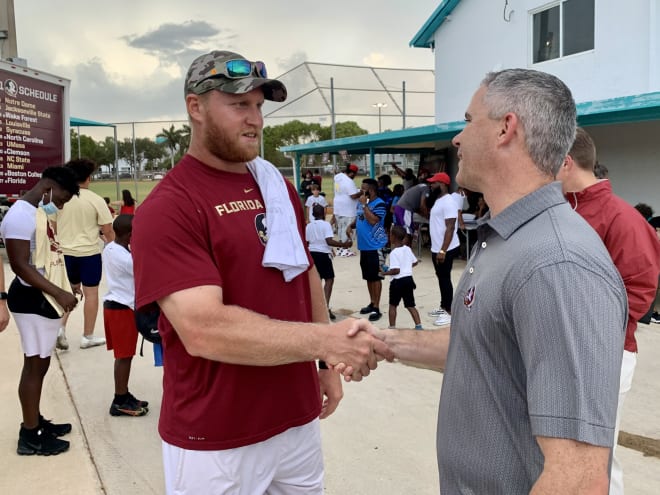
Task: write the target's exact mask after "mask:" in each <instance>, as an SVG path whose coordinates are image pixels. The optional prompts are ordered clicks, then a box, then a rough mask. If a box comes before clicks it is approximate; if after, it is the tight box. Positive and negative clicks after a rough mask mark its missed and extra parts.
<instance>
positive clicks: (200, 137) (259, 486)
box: [131, 51, 391, 494]
mask: <svg viewBox="0 0 660 495" xmlns="http://www.w3.org/2000/svg"><path fill="white" fill-rule="evenodd" d="M227 76H229V77H227ZM185 93H186V108H187V111H188V114H189V117H190V123H191V127H192V131H193V132H192V138H191V143H190V148H189V150H188V154H187V155H186V156H184V158H183V159H182V160H181V161H180V162H179V163H178V164H177V165H176V166H175V167H174V168H173V169H172V170H171V171H170V172H169V173H168V174H167V175H166V176H165V178H164V179H163V180H162V181H161V182H160V183H159V184H158V186H157V187H156V188H155V189H154V190H153V191H152V193H151V194H150V195H149V196H148V197H147V199H146V200H145V201H144V202H143V204H142V205H141V207H140V208H139V210H138V211H137V212H136V216H135V220H134V222H133V236H132V240H131V247H132V253H133V257H134V273H135V289H136V309H137V310H139V309H140V308H143V307H145V306H148V305H151V304H153V303H158V305H159V306H160V308H161V310H162V314H161V318H160V321H159V330H160V332H161V335H162V339H163V361H164V376H163V401H162V408H161V414H160V422H159V432H160V435H161V437H162V439H163V461H164V471H165V489H166V493H168V494H170V493H175V492H176V493H177V494H198V493H228V492H231V493H235V490H236V488H237V487H240V491H241V493H266V492H271V491H272V492H273V493H275V492H277V493H306V494H307V493H318V494H321V493H322V492H323V456H322V453H321V448H320V432H319V424H318V423H319V422H318V418H319V417H320V418H324V417H326V416H328V415H329V414H331V413H332V412H333V411H334V409H335V408H336V407H337V405H338V403H339V400H340V399H341V396H342V390H341V381H340V376H339V374H338V373H335V372H333V371H331V370H328V369H320V370H318V371H317V369H316V364H315V362H314V361H315V359H323V360H324V361H327V362H328V364H331V365H337V364H340V363H345V364H347V365H348V366H349V367H350V368H351V369H352V370H355V372H354V374H353V375H352V378H353V379H357V380H360V379H361V378H362V376H366V375H367V374H369V370H370V369H374V368H375V367H376V361H377V359H378V358H377V354H378V355H379V356H385V355H387V357H391V355H388V352H389V351H388V349H387V347H386V346H385V344H384V343H382V342H381V341H379V340H377V339H374V338H373V337H372V336H371V335H370V333H369V332H368V331H360V330H370V329H371V326H370V325H369V323H368V322H366V321H365V320H344V321H342V322H339V323H336V324H333V325H330V324H329V323H328V309H327V306H326V304H325V299H324V295H323V290H322V287H321V282H320V279H319V276H318V273H317V271H316V269H315V268H313V267H312V268H311V269H308V270H305V269H304V266H306V265H309V266H311V265H312V262H311V258H310V256H309V252H308V251H306V249H305V247H304V243H302V239H304V237H303V225H304V218H303V212H302V208H301V205H300V202H299V200H298V198H297V194H296V191H295V189H294V188H293V186H291V184H290V183H288V182H286V181H284V180H283V179H282V177H281V176H280V175H279V174H278V173H277V171H276V169H274V167H273V166H272V165H271V164H270V163H268V162H266V161H265V160H262V159H260V158H257V152H258V150H259V138H260V134H261V129H262V126H263V118H262V115H261V106H262V104H263V101H264V98H267V99H269V100H273V101H283V100H284V99H285V98H286V89H285V88H284V85H282V83H280V82H279V81H277V80H271V79H266V77H265V67H264V66H263V63H262V62H249V61H247V60H245V59H244V58H243V57H241V56H240V55H238V54H235V53H231V52H224V51H214V52H211V53H208V54H206V55H202V56H201V57H198V58H197V59H195V61H193V63H192V65H191V67H190V69H189V71H188V75H187V77H186V82H185ZM248 166H249V167H251V168H252V170H253V171H255V172H254V173H255V176H253V174H252V173H251V172H250V169H249V168H248ZM255 167H265V169H266V170H271V173H272V176H271V178H270V179H269V180H274V181H281V193H282V194H281V195H278V196H276V197H275V198H274V203H272V204H271V206H272V205H273V204H274V205H276V208H270V209H269V210H268V211H269V215H270V214H271V211H272V214H273V215H274V216H273V217H272V218H270V221H269V223H267V221H266V210H267V208H266V206H267V205H266V201H265V199H264V194H262V191H263V187H260V184H259V183H258V182H257V179H256V178H255V177H257V178H258V177H260V173H257V169H255ZM259 180H262V179H261V178H260V179H259ZM264 185H266V184H263V183H262V186H264ZM267 185H268V187H269V188H270V187H272V183H271V182H269V183H268V184H267ZM287 195H288V202H289V203H290V208H289V205H285V207H280V206H279V205H282V201H283V200H282V197H286V196H287ZM269 197H270V198H272V196H269ZM271 200H272V199H271ZM273 210H275V211H273ZM286 211H291V212H292V213H291V214H287V213H285V212H286ZM275 215H282V217H277V216H275ZM291 215H295V218H294V217H292V216H291ZM273 218H279V219H280V220H281V222H280V224H279V225H280V226H287V225H288V227H286V228H288V229H289V231H290V233H291V238H292V241H293V242H292V243H293V245H294V246H296V245H297V244H296V242H295V239H296V236H298V237H299V239H300V249H301V250H302V251H298V252H299V253H300V254H302V259H303V260H304V261H305V262H306V263H303V267H302V268H301V270H302V273H300V274H298V275H297V276H295V277H293V279H291V280H290V281H285V278H284V277H283V274H285V273H286V272H283V271H280V270H279V269H276V268H265V267H264V266H263V258H264V250H265V247H266V245H267V242H268V239H269V236H268V234H269V232H268V228H267V227H268V225H269V224H272V221H273ZM273 232H278V233H279V232H280V231H276V230H273ZM274 246H277V244H275V245H274ZM269 248H273V245H271V246H269ZM290 249H294V248H290V247H289V246H285V247H284V248H282V249H281V250H280V251H278V255H279V257H281V258H282V260H285V261H288V260H287V257H288V256H289V254H290V253H289V250H290ZM294 250H295V249H294ZM276 261H277V262H279V260H276ZM312 322H314V323H312ZM349 330H351V331H352V332H355V331H357V335H356V336H355V337H349V336H348V335H349ZM321 398H324V400H323V402H322V401H321Z"/></svg>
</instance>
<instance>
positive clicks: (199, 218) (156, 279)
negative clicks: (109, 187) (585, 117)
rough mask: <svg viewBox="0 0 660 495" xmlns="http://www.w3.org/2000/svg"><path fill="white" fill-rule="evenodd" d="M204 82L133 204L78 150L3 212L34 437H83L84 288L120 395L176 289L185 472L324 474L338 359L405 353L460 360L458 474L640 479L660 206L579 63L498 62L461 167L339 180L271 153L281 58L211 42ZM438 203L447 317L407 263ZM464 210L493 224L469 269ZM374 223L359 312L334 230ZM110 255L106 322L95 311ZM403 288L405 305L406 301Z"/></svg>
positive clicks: (556, 483) (478, 229) (470, 117)
mask: <svg viewBox="0 0 660 495" xmlns="http://www.w3.org/2000/svg"><path fill="white" fill-rule="evenodd" d="M184 92H185V105H186V111H187V113H188V118H189V121H190V126H191V128H192V134H191V142H190V146H189V149H188V153H187V154H186V155H185V156H184V157H183V158H182V159H181V161H180V162H179V163H178V164H177V165H176V166H175V167H174V168H173V169H172V171H171V172H170V173H168V174H167V176H166V177H165V178H164V179H163V180H162V181H161V183H160V184H159V186H158V187H157V188H156V189H155V190H154V191H152V193H151V194H149V196H148V197H147V198H146V199H145V200H144V201H143V202H142V203H141V204H140V206H139V208H138V209H137V210H136V209H135V207H136V202H135V200H134V199H133V198H132V197H131V195H130V192H128V191H124V193H125V194H124V195H123V198H122V201H121V202H120V203H114V204H113V203H112V202H108V201H104V200H103V198H100V197H98V196H97V195H95V194H94V193H93V192H91V191H90V190H89V184H90V180H91V179H90V177H91V175H92V173H93V171H94V164H93V163H92V162H89V161H87V160H75V161H72V162H69V163H67V164H66V165H64V166H59V167H50V168H47V169H46V170H45V171H44V173H43V175H42V178H41V180H40V181H39V182H38V183H37V185H36V186H35V187H33V188H32V189H31V190H30V191H29V192H28V193H27V194H25V195H24V196H23V198H22V199H21V200H19V201H18V202H17V203H16V204H15V205H14V206H13V207H12V208H11V209H10V210H9V212H8V213H7V215H6V216H5V218H4V220H3V222H2V224H1V225H0V234H1V235H2V237H3V239H4V242H5V245H6V247H7V255H8V258H9V262H10V265H11V268H12V270H13V271H14V273H15V275H16V278H15V279H14V280H13V281H12V282H11V285H10V288H9V291H8V294H4V292H3V291H2V289H4V280H3V279H1V278H0V284H1V285H2V286H0V331H1V330H2V329H4V328H5V327H6V326H7V324H8V321H9V313H8V311H7V308H8V310H9V312H11V314H12V315H13V318H14V320H15V323H16V326H17V328H18V330H19V333H20V335H21V343H22V347H23V353H24V364H23V371H22V374H21V380H20V384H19V400H20V402H21V408H22V416H23V418H22V423H21V425H20V428H19V438H18V447H17V451H18V453H19V454H22V455H34V454H39V455H52V454H59V453H61V452H64V451H66V450H67V449H68V448H69V443H68V442H67V441H66V440H63V439H62V438H60V437H62V436H64V435H66V434H67V433H69V432H70V431H71V424H69V423H53V422H51V421H49V420H47V419H45V418H44V416H43V415H42V411H41V408H40V396H41V389H42V386H43V380H44V376H45V374H46V372H47V371H48V367H49V364H50V358H51V355H52V352H53V350H54V348H55V346H56V345H57V347H59V348H60V349H66V348H68V346H69V344H68V340H67V339H66V332H65V324H66V319H67V318H68V316H69V314H70V312H71V311H73V309H74V308H75V307H76V306H77V305H78V304H79V300H78V297H77V296H81V297H82V301H83V306H84V308H83V317H84V331H83V335H82V337H81V342H80V347H81V348H82V349H88V348H91V347H94V346H97V345H102V344H106V347H107V349H108V350H112V351H113V356H114V368H113V379H114V398H113V400H112V402H111V406H110V411H109V412H110V415H112V416H120V415H123V416H135V417H139V416H143V415H144V414H147V412H148V410H149V409H148V403H147V402H146V401H142V400H138V399H137V398H135V397H134V396H133V395H132V394H131V393H130V391H129V386H128V385H129V378H130V370H131V360H132V357H133V355H134V353H135V348H136V345H137V329H136V326H135V313H136V312H138V313H139V312H142V311H149V310H152V309H153V308H154V307H157V308H159V310H160V319H159V323H158V329H159V332H160V335H161V337H162V342H163V362H164V368H163V373H164V376H163V391H162V393H163V396H162V406H161V410H160V419H159V427H158V431H159V434H160V436H161V438H162V454H163V467H164V479H165V492H166V493H168V494H174V493H177V494H198V493H232V492H233V491H237V490H238V491H240V492H241V493H255V494H260V493H306V494H308V493H310V494H321V493H323V478H324V467H323V454H322V446H321V437H320V427H319V420H321V419H324V418H327V417H328V416H330V415H331V414H332V413H333V412H334V411H335V409H336V408H337V407H338V406H339V404H340V401H341V399H342V396H343V391H342V378H343V379H344V380H345V381H361V380H362V379H363V378H364V377H366V376H368V375H369V374H370V373H371V372H372V371H373V370H374V369H376V368H377V366H378V364H379V362H381V361H383V360H387V361H393V360H394V359H400V360H407V361H412V362H415V363H421V364H424V365H426V366H428V367H430V368H432V369H437V370H442V371H443V372H444V377H443V382H442V391H441V400H440V406H439V415H438V428H437V460H438V470H439V474H440V487H441V490H442V491H443V493H528V492H530V491H533V492H535V493H579V490H584V492H585V493H587V492H588V493H607V492H608V490H610V493H617V494H618V493H623V488H622V471H621V466H620V464H619V463H618V460H617V456H616V449H615V447H616V439H617V434H618V428H619V424H620V418H621V407H622V404H623V403H624V399H625V396H626V393H627V392H628V390H629V389H630V387H631V382H632V377H633V374H634V370H635V361H636V352H637V344H636V340H635V330H636V328H637V322H638V321H639V320H640V319H642V318H643V317H644V316H645V315H646V314H647V313H650V314H651V318H656V316H657V313H654V312H653V307H652V305H653V301H654V298H656V290H657V288H658V277H659V275H660V240H659V238H658V237H657V235H656V232H657V231H654V229H653V227H652V225H654V222H655V219H657V217H653V212H652V211H651V212H649V211H648V210H647V209H644V208H643V207H639V205H638V208H637V210H638V211H635V209H634V208H633V207H632V206H630V205H628V204H627V203H626V202H624V201H623V200H622V199H620V198H618V197H617V196H615V195H614V194H613V193H612V187H611V184H610V181H609V180H608V179H599V178H598V177H597V176H596V175H595V174H596V170H597V169H598V171H599V172H598V173H603V172H602V169H603V167H600V168H599V167H597V163H598V162H597V161H596V148H595V144H594V142H593V140H592V139H591V137H590V136H589V134H588V133H587V132H586V131H585V130H583V129H580V128H576V108H575V103H574V101H573V97H572V95H571V92H570V90H569V89H568V88H567V87H566V85H565V84H564V83H563V82H562V81H561V80H559V79H558V78H557V77H555V76H552V75H549V74H546V73H542V72H538V71H533V70H526V69H507V70H502V71H498V72H492V73H489V74H487V75H486V77H485V79H484V80H483V81H482V82H481V84H480V85H479V86H478V88H477V90H476V92H475V93H474V95H473V97H472V99H471V101H470V102H469V105H468V107H467V111H466V113H465V115H466V125H465V128H464V129H463V130H462V131H461V132H460V133H459V134H458V135H457V136H455V137H454V138H453V141H452V143H453V145H454V146H455V148H456V149H457V155H458V160H459V163H458V172H457V174H456V176H455V178H454V179H452V177H450V175H449V174H448V173H447V171H446V170H435V171H433V170H429V169H428V168H426V167H420V168H419V169H418V172H417V174H416V175H415V173H414V172H413V170H412V169H405V170H403V169H401V168H399V167H398V166H397V165H395V166H394V167H393V172H394V173H395V174H396V175H397V176H398V177H399V179H400V181H401V183H400V184H395V185H394V187H392V188H391V186H392V178H391V176H390V175H389V174H385V175H382V176H380V177H377V178H371V177H367V178H364V179H362V180H361V182H360V185H359V187H358V186H357V185H356V184H355V179H356V176H357V174H358V171H359V169H358V167H357V166H356V165H355V164H351V163H348V164H346V166H345V169H344V170H342V171H341V172H339V173H337V174H336V175H335V176H334V179H333V186H334V198H333V199H332V204H331V205H330V204H329V202H328V201H327V200H326V198H325V196H324V195H323V191H322V187H321V180H322V179H321V177H320V175H318V173H317V174H316V175H314V174H313V173H312V172H311V171H307V172H306V173H305V175H304V180H302V181H301V184H300V188H299V189H298V190H296V188H295V187H294V186H293V185H292V184H291V183H290V182H288V181H287V180H285V179H284V178H283V176H282V175H281V174H280V172H279V171H278V170H277V169H276V168H275V167H274V166H273V165H272V164H271V163H269V162H268V161H266V160H264V159H262V158H260V157H259V156H258V152H259V137H260V133H261V130H262V128H263V116H262V112H261V108H262V105H263V103H264V100H270V101H274V102H283V101H285V100H286V97H287V90H286V87H285V86H284V84H283V83H282V82H281V81H279V80H277V79H269V78H268V77H267V73H266V68H265V65H264V64H263V62H252V61H250V60H248V59H246V58H244V57H243V56H241V55H239V54H237V53H233V52H229V51H212V52H210V53H207V54H204V55H202V56H200V57H198V58H196V59H195V60H194V61H193V62H192V64H191V66H190V68H189V70H188V72H187V74H186V77H185V81H184ZM539 105H542V106H543V108H544V109H545V111H544V112H539V111H538V106H539ZM218 143H220V144H218ZM457 184H458V185H460V187H456V186H457ZM190 191H195V194H194V195H191V194H190ZM473 191H474V192H473ZM477 191H478V192H477ZM172 204H176V205H178V207H177V208H170V207H169V206H170V205H172ZM236 205H240V206H236ZM605 205H607V207H605ZM113 207H116V208H117V209H119V215H118V216H116V217H115V218H114V219H113V215H112V213H111V208H113ZM330 207H332V212H331V213H330V211H329V208H330ZM640 213H641V215H640ZM420 219H421V220H420ZM420 222H423V223H426V224H427V225H428V229H429V234H430V258H431V262H432V269H433V271H434V273H435V275H436V277H437V280H438V308H437V309H434V310H433V311H432V312H431V313H430V314H429V316H431V317H432V318H433V323H434V325H435V326H437V327H438V328H437V329H434V330H433V331H423V324H422V321H421V317H420V314H419V311H418V310H417V308H416V303H415V289H416V284H415V281H414V277H413V272H414V270H417V271H419V270H431V266H420V265H419V261H420V260H419V259H418V257H417V256H416V255H415V254H414V252H413V250H412V249H411V247H410V246H411V240H412V239H413V238H414V236H419V235H421V234H420V231H419V224H420ZM466 223H468V224H472V226H473V227H474V228H473V229H472V230H474V233H475V234H476V238H477V241H476V243H475V244H474V248H473V249H472V250H471V254H470V256H469V258H468V259H466V261H465V263H466V267H465V270H464V272H463V274H462V276H461V279H460V281H459V283H458V284H457V285H456V287H454V285H453V282H452V279H451V272H452V269H453V266H454V261H455V260H456V259H458V258H459V257H461V256H462V255H463V251H462V249H461V248H462V243H461V238H460V232H461V231H463V230H464V229H466ZM656 228H658V227H657V222H656ZM354 241H355V244H354ZM463 242H466V240H464V241H463ZM354 246H356V248H357V251H358V253H359V266H360V275H361V277H362V279H363V280H364V281H365V283H366V289H367V291H366V293H367V294H368V304H367V305H366V306H364V307H362V308H361V309H358V308H357V307H356V308H354V312H355V313H359V314H360V315H364V316H365V317H355V318H337V316H336V315H335V313H334V312H333V311H332V310H331V309H330V299H331V295H332V290H333V285H334V279H335V272H334V267H333V256H334V255H336V256H337V257H342V258H344V257H351V256H355V252H354V251H353V247H354ZM467 248H468V251H469V248H470V246H469V244H468V246H467ZM388 255H389V261H388ZM356 261H357V260H356ZM342 262H343V261H342ZM349 263H350V262H349ZM415 267H416V268H415ZM102 270H105V275H106V280H107V286H108V292H107V293H106V294H105V295H104V297H103V301H104V303H103V319H104V329H105V339H104V338H102V337H97V336H94V335H93V332H94V327H95V322H96V316H97V313H98V309H99V307H98V306H99V295H98V287H99V283H100V280H101V274H102ZM385 277H390V284H389V297H388V324H389V325H388V328H386V329H381V328H378V327H376V326H375V325H374V322H377V321H378V320H380V319H381V317H382V312H381V301H380V300H381V293H382V285H383V280H385ZM265 288H266V289H267V294H268V297H262V295H263V294H264V290H265ZM455 295H456V297H454V296H455ZM2 300H6V301H7V307H5V304H4V303H2ZM401 301H403V304H404V307H405V308H406V310H407V311H408V313H409V314H410V316H411V318H412V322H413V324H412V325H409V326H407V327H406V328H409V329H401V328H400V327H397V308H398V306H399V305H400V303H401ZM656 309H657V308H656ZM649 310H650V311H649ZM450 330H451V331H450ZM367 386H368V385H367ZM486 439H487V441H486ZM610 459H612V461H611V462H610ZM232 490H233V491H232ZM580 493H581V492H580Z"/></svg>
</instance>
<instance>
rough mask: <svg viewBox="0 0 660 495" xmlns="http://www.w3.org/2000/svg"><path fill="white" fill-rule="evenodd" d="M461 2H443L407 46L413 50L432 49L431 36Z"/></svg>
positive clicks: (444, 0) (454, 0)
mask: <svg viewBox="0 0 660 495" xmlns="http://www.w3.org/2000/svg"><path fill="white" fill-rule="evenodd" d="M460 1H461V0H443V2H442V3H441V4H440V5H439V6H438V8H437V9H435V12H433V14H431V17H429V18H428V20H427V21H426V22H425V23H424V25H423V26H422V28H421V29H420V30H419V31H418V32H417V34H416V35H415V37H414V38H413V39H412V40H411V41H410V43H409V45H410V46H412V47H415V48H434V46H433V45H434V42H433V36H434V35H435V32H436V31H437V30H438V28H439V27H440V25H441V24H442V23H443V22H445V20H446V19H447V17H448V16H449V14H451V13H452V11H453V10H454V9H455V8H456V6H457V5H458V4H459V3H460Z"/></svg>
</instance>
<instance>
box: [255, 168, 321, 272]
mask: <svg viewBox="0 0 660 495" xmlns="http://www.w3.org/2000/svg"><path fill="white" fill-rule="evenodd" d="M247 168H248V170H249V171H250V173H251V174H252V176H253V177H254V180H256V181H257V184H258V185H259V189H260V190H261V195H262V196H263V198H264V203H265V206H266V235H267V236H268V241H267V242H266V249H265V251H264V257H263V260H262V265H263V266H265V267H267V268H277V269H278V270H281V271H282V275H283V276H284V280H285V281H286V282H290V281H291V280H293V279H294V278H296V277H297V276H298V275H300V274H301V273H304V272H305V271H306V270H307V268H308V267H309V262H308V261H307V253H306V252H305V245H304V244H303V241H302V239H301V238H300V232H299V231H298V223H297V220H296V214H295V212H294V211H293V206H292V205H291V200H290V199H289V191H288V189H287V187H286V183H285V182H284V177H282V174H281V173H280V171H279V170H277V168H276V167H275V166H274V165H273V164H272V163H270V162H269V161H266V160H264V159H263V158H260V157H257V158H255V159H254V160H252V161H251V162H248V163H247Z"/></svg>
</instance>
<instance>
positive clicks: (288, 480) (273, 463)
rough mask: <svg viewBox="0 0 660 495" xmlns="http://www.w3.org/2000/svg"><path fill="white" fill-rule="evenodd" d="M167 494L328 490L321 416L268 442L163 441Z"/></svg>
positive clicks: (275, 494) (313, 493)
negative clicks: (223, 446) (213, 445)
mask: <svg viewBox="0 0 660 495" xmlns="http://www.w3.org/2000/svg"><path fill="white" fill-rule="evenodd" d="M163 467H164V473H165V493H166V494H167V495H175V494H176V495H198V494H200V493H249V494H252V493H254V494H257V493H258V494H262V493H267V494H268V495H323V452H322V451H321V432H320V425H319V420H318V418H317V419H315V420H313V421H311V422H309V423H307V424H306V425H302V426H297V427H294V428H289V429H288V430H286V431H285V432H282V433H280V434H279V435H275V436H274V437H271V438H269V439H268V440H264V441H263V442H258V443H254V444H252V445H246V446H245V447H238V448H236V449H227V450H186V449H182V448H180V447H176V446H174V445H170V444H169V443H167V442H163Z"/></svg>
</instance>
